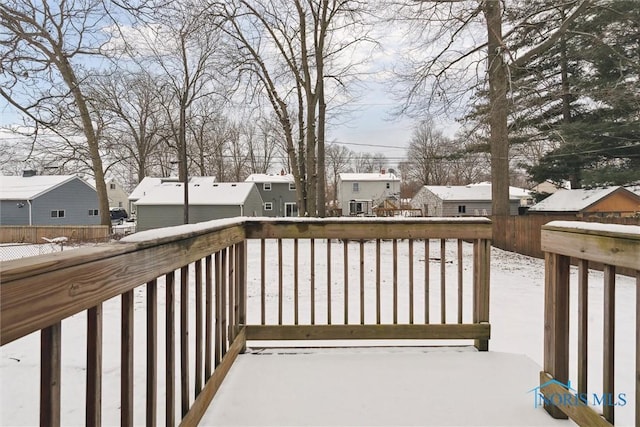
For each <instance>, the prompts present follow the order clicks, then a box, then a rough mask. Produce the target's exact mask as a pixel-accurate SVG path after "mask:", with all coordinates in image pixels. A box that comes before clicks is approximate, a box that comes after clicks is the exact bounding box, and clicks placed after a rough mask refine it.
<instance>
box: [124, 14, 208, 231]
mask: <svg viewBox="0 0 640 427" xmlns="http://www.w3.org/2000/svg"><path fill="white" fill-rule="evenodd" d="M155 19H156V22H155V24H154V25H153V26H151V29H152V30H153V31H151V32H149V29H150V28H149V27H144V28H142V29H140V31H139V32H138V37H137V43H136V44H135V45H129V46H128V50H129V52H130V54H131V55H132V56H133V57H134V59H135V60H136V61H137V62H138V63H140V64H141V65H143V66H146V67H153V68H156V69H159V70H161V72H162V75H163V78H164V80H165V81H166V90H168V91H169V92H171V95H172V96H171V97H170V98H168V99H164V103H163V109H164V112H165V115H166V117H167V118H168V119H169V120H168V123H169V125H170V126H169V129H168V130H169V131H170V132H169V135H168V137H170V138H172V139H173V140H175V142H176V145H177V156H178V172H179V173H178V174H179V178H180V180H181V181H182V182H183V183H185V185H184V222H185V223H188V222H189V210H188V208H187V207H188V205H189V195H188V187H189V186H188V185H186V183H187V182H188V174H189V159H188V151H189V150H188V142H187V119H188V117H189V114H190V109H191V107H192V106H193V104H194V103H195V102H196V101H198V100H199V99H202V98H205V97H212V96H215V95H220V87H219V86H218V85H216V84H215V83H216V79H217V78H218V75H217V74H216V73H215V71H216V69H217V68H216V67H215V63H216V62H217V60H219V58H217V55H218V54H219V53H220V51H219V32H218V31H217V29H216V28H217V27H216V24H215V22H211V21H210V20H209V19H207V18H206V17H205V16H204V15H203V11H202V8H201V7H195V6H194V5H193V4H190V3H188V2H186V1H185V2H182V1H181V2H173V3H171V5H166V6H165V7H163V8H162V9H161V10H160V9H159V10H158V14H157V15H156V16H155Z"/></svg>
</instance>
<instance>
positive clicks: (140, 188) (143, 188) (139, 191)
mask: <svg viewBox="0 0 640 427" xmlns="http://www.w3.org/2000/svg"><path fill="white" fill-rule="evenodd" d="M177 182H180V179H179V178H178V177H177V176H165V177H158V176H145V177H144V178H143V179H142V181H140V183H139V184H138V185H137V186H136V188H134V189H133V191H132V192H131V194H130V195H129V200H132V201H135V200H138V199H141V198H142V197H143V196H145V195H146V194H148V193H150V192H151V190H152V189H153V188H154V187H158V186H159V185H161V184H163V183H177ZM189 182H190V183H192V184H205V185H206V184H212V183H214V182H216V177H215V176H192V177H190V178H189Z"/></svg>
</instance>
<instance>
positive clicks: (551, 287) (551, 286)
mask: <svg viewBox="0 0 640 427" xmlns="http://www.w3.org/2000/svg"><path fill="white" fill-rule="evenodd" d="M544 299H545V301H544V371H545V372H546V373H548V374H549V375H551V376H552V377H553V378H554V379H555V380H557V381H560V382H561V383H564V384H567V382H568V381H569V257H567V256H563V255H558V254H553V253H548V252H547V253H545V285H544ZM541 391H542V393H543V394H544V389H542V390H541ZM544 408H545V410H546V411H547V412H548V413H549V415H551V416H552V417H553V418H559V419H566V418H567V416H566V415H565V414H564V412H562V411H561V410H560V409H559V408H558V407H556V406H553V405H548V404H545V405H544Z"/></svg>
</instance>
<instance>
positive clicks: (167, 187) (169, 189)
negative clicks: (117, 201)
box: [136, 182, 255, 206]
mask: <svg viewBox="0 0 640 427" xmlns="http://www.w3.org/2000/svg"><path fill="white" fill-rule="evenodd" d="M182 186H183V184H182V183H179V182H178V183H164V184H160V185H158V186H155V187H153V188H151V190H150V191H149V192H148V193H147V194H146V195H145V196H143V197H141V198H140V199H139V200H138V201H137V202H136V205H142V206H144V205H147V206H148V205H182V204H184V189H183V187H182ZM254 187H255V184H253V183H250V182H238V183H235V182H220V183H208V184H200V183H189V204H190V205H206V206H209V205H212V206H215V205H217V206H222V205H232V206H239V205H242V204H244V203H245V202H246V200H247V198H248V197H249V193H250V192H251V190H252V189H253V188H254Z"/></svg>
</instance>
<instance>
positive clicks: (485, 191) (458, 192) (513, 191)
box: [424, 183, 531, 201]
mask: <svg viewBox="0 0 640 427" xmlns="http://www.w3.org/2000/svg"><path fill="white" fill-rule="evenodd" d="M424 187H425V188H426V189H427V190H429V191H431V192H432V193H433V194H435V195H436V196H438V197H439V198H440V199H442V200H450V201H462V200H464V201H467V200H477V201H481V200H491V184H486V183H480V184H469V185H425V186H424ZM528 197H531V196H530V194H529V190H525V189H523V188H518V187H509V199H510V200H520V199H522V198H528Z"/></svg>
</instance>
